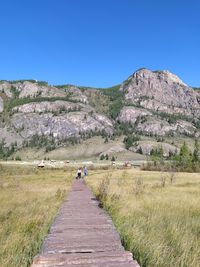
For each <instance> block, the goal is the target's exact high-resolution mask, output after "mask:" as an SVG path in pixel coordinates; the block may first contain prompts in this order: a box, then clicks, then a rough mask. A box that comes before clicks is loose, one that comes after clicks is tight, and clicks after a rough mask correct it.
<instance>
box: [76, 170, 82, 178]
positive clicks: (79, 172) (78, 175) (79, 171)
mask: <svg viewBox="0 0 200 267" xmlns="http://www.w3.org/2000/svg"><path fill="white" fill-rule="evenodd" d="M81 174H82V170H81V168H79V169H78V171H77V176H76V179H81Z"/></svg>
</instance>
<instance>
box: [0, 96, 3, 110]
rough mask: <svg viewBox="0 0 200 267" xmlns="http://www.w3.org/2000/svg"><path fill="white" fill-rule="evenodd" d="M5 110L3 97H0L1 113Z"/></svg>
mask: <svg viewBox="0 0 200 267" xmlns="http://www.w3.org/2000/svg"><path fill="white" fill-rule="evenodd" d="M1 112H3V99H2V98H1V97H0V113H1Z"/></svg>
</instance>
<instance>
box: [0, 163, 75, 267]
mask: <svg viewBox="0 0 200 267" xmlns="http://www.w3.org/2000/svg"><path fill="white" fill-rule="evenodd" d="M71 180H72V176H71V174H70V173H66V172H64V171H63V170H37V169H34V168H30V167H9V168H8V167H7V168H5V167H2V166H0V266H1V267H25V266H30V263H31V261H32V258H33V257H34V256H35V255H36V254H37V252H38V251H39V250H40V248H41V245H42V241H43V239H44V237H45V236H46V234H47V233H48V230H49V227H50V225H51V223H52V220H53V218H54V217H55V215H56V213H57V211H58V208H59V206H60V204H61V202H62V200H63V197H64V196H65V195H66V192H67V191H68V190H69V188H70V185H71Z"/></svg>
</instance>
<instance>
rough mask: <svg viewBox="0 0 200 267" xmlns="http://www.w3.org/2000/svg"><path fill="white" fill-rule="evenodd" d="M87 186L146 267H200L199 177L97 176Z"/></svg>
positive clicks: (131, 173)
mask: <svg viewBox="0 0 200 267" xmlns="http://www.w3.org/2000/svg"><path fill="white" fill-rule="evenodd" d="M171 180H172V181H171ZM87 183H88V184H89V185H90V186H91V187H92V189H93V190H94V192H95V193H96V195H98V196H99V198H100V200H101V201H102V204H103V206H104V207H105V208H106V209H107V211H108V212H109V214H110V215H111V217H112V218H113V221H114V223H115V225H116V227H117V229H118V231H119V233H120V236H121V238H122V240H123V243H124V245H125V247H126V249H128V250H130V251H132V252H133V254H134V257H135V258H136V259H137V261H138V262H139V263H140V266H141V267H165V266H166V267H172V266H173V267H174V266H175V267H189V266H190V267H197V266H200V209H199V207H200V175H199V174H198V173H196V174H191V173H190V174H188V173H177V174H175V177H174V176H173V174H172V173H159V172H145V171H140V170H137V169H130V170H127V171H123V170H116V171H112V172H109V173H108V171H104V172H103V171H100V172H98V171H96V172H93V174H92V175H90V177H88V179H87Z"/></svg>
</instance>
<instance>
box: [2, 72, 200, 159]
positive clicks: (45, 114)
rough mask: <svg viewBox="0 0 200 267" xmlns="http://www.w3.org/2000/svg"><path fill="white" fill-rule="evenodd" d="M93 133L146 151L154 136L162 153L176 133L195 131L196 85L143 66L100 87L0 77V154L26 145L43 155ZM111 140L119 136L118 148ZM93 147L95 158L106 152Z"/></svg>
mask: <svg viewBox="0 0 200 267" xmlns="http://www.w3.org/2000/svg"><path fill="white" fill-rule="evenodd" d="M137 135H139V136H140V138H139V137H138V136H137ZM93 136H97V137H98V136H99V140H101V138H103V139H104V142H105V143H110V142H111V143H112V146H111V147H110V149H111V151H114V152H112V153H118V152H121V151H122V150H123V151H127V149H128V150H129V151H127V152H128V153H130V151H132V153H135V152H140V153H144V154H149V153H150V151H151V149H152V148H153V147H155V142H158V141H159V142H161V143H163V145H164V148H165V153H167V154H168V153H169V152H170V151H171V152H173V151H175V150H176V149H177V147H178V143H179V140H180V139H184V138H186V137H187V138H190V139H191V140H193V139H194V138H199V137H200V90H196V89H193V88H191V87H190V86H188V85H186V84H185V83H184V82H183V81H181V80H180V79H179V78H178V77H177V76H176V75H174V74H172V73H170V72H168V71H150V70H147V69H140V70H138V71H136V72H135V73H133V75H131V76H130V77H129V78H128V79H127V80H125V81H124V82H123V83H122V84H120V85H117V86H114V87H111V88H105V89H95V88H89V87H78V86H73V85H62V86H51V85H48V83H46V82H38V81H35V80H26V81H23V80H22V81H1V82H0V141H1V143H0V155H1V157H4V158H6V157H11V156H12V155H13V154H14V155H15V154H16V151H17V150H22V149H25V148H26V149H27V148H31V149H32V148H33V149H38V150H39V149H44V154H43V155H45V153H49V152H50V151H52V150H55V149H59V148H61V147H65V148H68V147H71V146H73V145H78V144H79V143H83V142H84V140H87V139H91V138H92V137H93ZM124 136H127V137H126V138H125V140H124V142H123V138H124ZM172 139H173V140H172ZM115 140H116V143H118V144H119V140H121V141H120V142H121V143H120V149H121V151H118V149H117V148H116V147H115ZM100 143H102V142H99V145H100ZM95 145H96V146H98V142H97V144H95ZM147 145H148V146H147ZM144 147H145V148H146V147H149V148H148V149H144ZM97 151H98V152H97V153H95V152H94V156H95V157H97V158H98V157H99V156H100V155H101V154H102V153H106V151H104V150H101V149H99V148H98V149H97ZM108 153H109V151H108ZM112 153H111V154H112ZM74 157H75V158H76V156H74ZM72 158H73V156H72Z"/></svg>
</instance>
